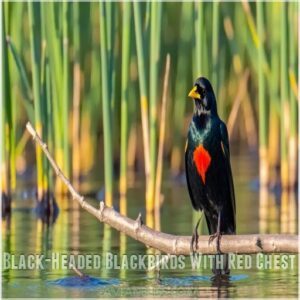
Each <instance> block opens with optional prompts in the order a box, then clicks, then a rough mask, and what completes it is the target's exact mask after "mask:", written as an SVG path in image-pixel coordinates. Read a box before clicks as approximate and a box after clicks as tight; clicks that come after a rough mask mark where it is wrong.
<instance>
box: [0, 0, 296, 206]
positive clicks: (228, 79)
mask: <svg viewBox="0 0 300 300" xmlns="http://www.w3.org/2000/svg"><path fill="white" fill-rule="evenodd" d="M1 5H2V16H3V24H2V25H3V26H2V47H3V70H2V72H3V83H2V84H3V89H2V93H3V94H2V99H3V108H4V109H3V116H2V117H1V122H2V125H3V133H4V134H3V136H4V137H5V139H4V142H3V143H2V148H3V150H4V151H2V153H3V155H2V166H3V167H2V175H3V176H2V178H3V191H4V192H5V193H8V194H9V193H10V192H11V191H13V190H15V188H16V173H17V172H22V171H24V170H25V169H26V168H27V167H28V166H30V165H32V163H33V161H34V160H33V159H32V154H31V155H30V154H29V155H28V149H27V148H26V149H27V155H26V151H23V150H24V149H25V146H26V141H27V139H28V136H27V134H26V132H25V126H24V125H25V123H26V122H27V121H28V120H30V121H31V122H32V123H33V124H35V127H36V129H37V131H38V133H39V134H40V135H41V136H42V138H43V140H44V141H45V142H46V143H47V144H48V147H49V148H50V152H51V153H54V154H55V159H56V161H57V163H58V164H59V165H60V166H61V168H62V170H63V172H64V173H65V174H66V175H67V176H68V177H70V178H72V179H73V183H74V184H75V185H76V186H77V187H78V186H79V183H80V182H79V181H80V176H82V175H87V174H89V173H90V172H93V171H96V172H97V174H98V176H99V178H104V181H105V197H106V201H107V203H108V204H112V195H113V191H114V190H116V189H117V187H118V185H117V184H116V180H118V179H119V178H121V183H120V185H119V187H120V192H121V194H126V190H127V185H128V184H130V182H131V181H132V179H133V178H134V174H135V173H136V172H139V173H140V174H141V173H144V174H145V182H146V195H147V199H148V200H149V199H150V200H151V201H149V202H148V203H150V204H149V205H150V209H151V206H152V205H153V201H152V198H153V197H154V195H153V194H154V188H155V180H156V178H155V174H156V166H157V149H158V132H159V126H160V109H161V97H162V84H163V76H164V65H165V60H166V55H167V54H168V53H169V54H170V56H171V73H170V82H169V89H168V95H169V101H168V103H169V104H168V107H167V114H166V124H167V125H166V126H167V128H166V137H165V141H164V144H165V148H164V164H165V167H167V168H170V170H171V173H172V174H173V175H174V176H177V175H179V174H180V173H181V172H182V171H183V168H184V166H183V157H184V144H185V136H186V131H187V126H188V122H189V119H190V117H191V114H192V110H193V104H192V102H191V101H188V100H187V93H188V91H189V90H190V88H191V87H192V85H193V82H194V80H195V79H196V78H197V77H199V76H205V77H207V78H208V79H209V80H210V81H211V83H212V85H213V87H214V90H215V93H216V96H217V102H218V111H219V115H220V117H221V118H222V119H223V120H224V121H226V122H227V124H228V131H229V134H230V139H231V142H234V141H237V142H239V143H243V144H244V143H247V145H248V146H249V148H250V149H259V159H260V181H261V183H262V184H263V185H271V186H273V185H275V184H277V183H278V181H281V183H282V186H283V187H285V188H288V187H292V186H294V185H295V183H296V180H297V175H296V174H297V159H298V158H297V152H298V142H297V135H298V133H297V118H298V116H297V111H298V100H297V93H298V86H297V82H298V73H297V70H298V68H297V66H298V56H297V49H298V48H297V46H298V35H297V28H298V24H297V22H298V17H299V16H298V12H299V7H298V4H297V3H296V2H289V3H285V2H282V3H279V2H278V3H275V2H274V3H271V2H268V3H262V2H259V3H253V2H251V3H248V2H247V1H244V2H242V3H221V2H213V3H207V2H196V3H192V2H186V3H168V2H166V3H161V2H142V3H130V2H127V3H125V2H124V3H109V2H100V3H96V2H93V3H83V2H81V3H78V2H64V3H59V2H49V3H39V2H32V3H23V2H16V3H12V2H4V3H2V4H1ZM30 156H31V157H30ZM36 167H37V187H38V198H39V199H42V198H43V196H44V195H45V193H46V191H47V190H49V189H51V190H52V189H54V188H55V189H56V191H58V192H64V189H63V187H62V186H61V185H59V180H58V181H57V182H56V181H54V182H52V180H51V178H52V176H53V175H52V173H51V171H50V169H49V168H48V165H47V162H46V161H45V160H44V158H43V157H42V154H41V151H40V150H38V149H37V150H36ZM119 170H120V171H119ZM278 170H280V171H281V173H280V176H279V173H278ZM55 182H56V184H55V187H54V183H55Z"/></svg>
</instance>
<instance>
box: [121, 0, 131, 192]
mask: <svg viewBox="0 0 300 300" xmlns="http://www.w3.org/2000/svg"><path fill="white" fill-rule="evenodd" d="M122 24H123V25H122V71H121V72H122V74H121V77H122V78H121V146H120V186H119V191H120V196H121V197H123V196H125V195H126V191H127V180H126V177H127V148H128V143H127V140H128V100H129V99H128V95H129V93H128V89H129V62H130V33H131V32H130V31H131V3H130V2H125V3H124V4H123V23H122Z"/></svg>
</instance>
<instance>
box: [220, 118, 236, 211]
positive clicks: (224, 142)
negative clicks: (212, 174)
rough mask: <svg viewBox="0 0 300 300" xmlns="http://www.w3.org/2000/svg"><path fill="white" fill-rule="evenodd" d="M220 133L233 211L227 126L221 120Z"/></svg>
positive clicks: (233, 198) (233, 201)
mask: <svg viewBox="0 0 300 300" xmlns="http://www.w3.org/2000/svg"><path fill="white" fill-rule="evenodd" d="M220 133H221V147H222V151H223V154H224V158H225V161H226V169H227V174H228V183H229V189H230V198H231V202H232V206H233V209H234V213H235V211H236V209H235V196H234V186H233V178H232V172H231V166H230V150H229V139H228V132H227V127H226V125H225V123H223V122H222V121H221V124H220Z"/></svg>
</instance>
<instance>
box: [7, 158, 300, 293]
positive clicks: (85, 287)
mask: <svg viewBox="0 0 300 300" xmlns="http://www.w3.org/2000/svg"><path fill="white" fill-rule="evenodd" d="M232 164H233V171H234V178H235V186H236V198H237V228H238V233H240V234H246V233H257V232H262V233H275V232H290V233H295V232H296V229H297V219H296V216H297V208H296V196H295V195H294V196H289V197H288V199H289V201H288V203H286V201H282V202H281V204H280V199H279V200H278V199H277V198H278V197H276V196H274V195H270V194H269V195H267V197H266V199H262V198H260V196H259V192H258V191H257V190H255V189H254V187H255V180H256V175H257V174H258V171H257V158H256V157H255V156H252V155H250V154H247V155H243V156H242V155H236V156H233V158H232ZM166 177H167V176H166ZM166 179H167V178H166ZM25 184H26V182H25ZM24 191H25V192H26V197H25V199H24ZM29 191H30V190H29V189H28V187H26V185H21V184H20V185H19V191H18V193H17V195H16V197H15V199H14V205H13V212H12V218H11V224H10V226H7V224H6V223H5V222H3V224H2V232H3V237H2V240H3V251H5V252H9V253H14V254H32V253H42V254H44V255H45V256H49V257H50V256H51V254H52V253H53V252H55V253H65V254H70V253H74V254H99V255H102V256H104V255H105V253H107V252H111V253H112V254H116V255H118V257H119V258H120V255H122V254H145V253H148V254H149V253H150V252H149V251H150V250H147V249H146V248H145V246H144V245H143V244H141V243H139V242H136V241H134V240H133V239H131V238H129V237H125V236H124V235H120V234H119V233H118V232H117V231H115V230H114V229H111V228H109V227H108V226H104V225H103V224H101V223H99V222H98V221H97V220H96V219H95V218H93V217H91V216H90V215H89V214H88V213H87V212H85V211H83V210H82V209H80V208H79V207H78V206H77V205H76V204H74V203H73V202H72V200H71V199H57V200H58V205H59V209H60V211H59V215H58V217H57V220H56V221H55V223H54V225H52V226H49V227H48V226H46V225H43V224H42V222H41V221H40V220H38V219H37V217H36V213H35V210H34V207H35V203H34V200H33V197H32V195H30V192H29ZM163 192H164V195H165V199H164V204H163V208H162V212H161V230H162V231H164V232H168V233H174V234H182V235H190V234H191V230H192V226H193V225H192V224H193V222H195V220H196V218H197V217H198V216H197V215H195V214H193V212H192V208H191V204H190V201H189V198H188V193H187V190H186V187H185V185H184V184H179V183H174V182H171V181H170V180H166V181H165V185H164V189H163ZM265 196H266V195H264V197H265ZM88 200H89V201H90V202H91V203H93V204H94V205H95V206H98V202H97V201H96V200H94V199H88ZM283 206H284V207H283ZM116 207H117V206H116ZM117 208H118V207H117ZM139 212H141V213H142V215H144V201H143V187H142V184H139V183H138V184H137V185H136V186H135V187H134V188H131V189H130V190H129V194H128V216H129V217H132V218H136V217H137V215H138V213H139ZM252 258H253V259H254V258H255V257H254V256H252ZM185 261H186V265H185V268H184V269H179V268H177V269H174V270H170V269H168V270H161V271H160V274H158V273H157V272H156V271H146V270H132V269H125V270H115V269H105V268H100V269H97V270H84V273H85V274H86V275H87V277H84V278H80V277H79V276H77V275H76V273H75V272H74V271H73V270H63V269H55V270H53V269H51V268H50V267H47V268H45V269H44V270H11V269H9V270H4V271H3V273H2V275H3V277H2V291H3V296H4V297H28V298H33V297H49V298H51V297H56V298H57V297H59V298H64V297H143V296H152V297H162V296H164V297H284V298H287V297H296V296H297V293H298V268H297V266H298V263H297V261H298V257H296V261H295V263H294V268H293V269H292V268H288V269H287V270H282V269H279V270H275V269H274V268H271V269H268V270H258V269H257V268H255V267H253V268H251V269H249V270H244V269H242V270H233V271H232V272H231V276H230V277H229V278H213V277H212V274H211V271H210V270H209V269H200V270H193V269H192V266H191V264H190V259H189V257H186V260H185Z"/></svg>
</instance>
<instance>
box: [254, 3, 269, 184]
mask: <svg viewBox="0 0 300 300" xmlns="http://www.w3.org/2000/svg"><path fill="white" fill-rule="evenodd" d="M256 7H257V10H256V13H257V31H258V105H259V123H258V125H259V129H258V130H259V179H260V184H261V185H262V186H265V185H267V184H268V152H267V149H268V148H267V147H268V144H267V141H268V140H267V138H268V127H267V124H268V118H267V111H268V110H267V101H266V93H265V78H264V70H263V66H264V50H263V47H264V19H263V3H262V2H259V1H258V2H257V3H256Z"/></svg>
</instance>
